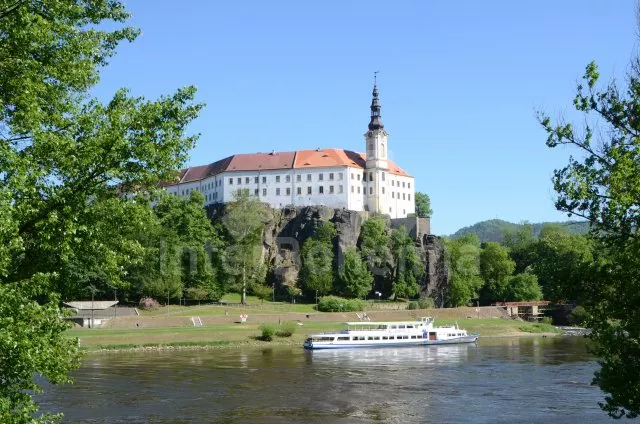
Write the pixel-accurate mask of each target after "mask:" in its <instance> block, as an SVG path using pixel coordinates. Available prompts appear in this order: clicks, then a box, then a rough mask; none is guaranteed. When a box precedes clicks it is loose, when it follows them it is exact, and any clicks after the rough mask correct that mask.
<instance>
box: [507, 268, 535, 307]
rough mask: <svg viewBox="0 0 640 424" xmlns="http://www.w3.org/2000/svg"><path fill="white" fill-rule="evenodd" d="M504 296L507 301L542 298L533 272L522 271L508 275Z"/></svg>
mask: <svg viewBox="0 0 640 424" xmlns="http://www.w3.org/2000/svg"><path fill="white" fill-rule="evenodd" d="M504 297H505V299H506V300H507V301H508V302H526V301H531V300H540V299H542V289H541V288H540V285H539V284H538V277H537V276H536V275H535V274H530V273H528V272H522V273H520V274H516V275H513V276H511V277H509V284H508V285H507V287H506V288H505V291H504Z"/></svg>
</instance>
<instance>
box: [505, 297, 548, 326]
mask: <svg viewBox="0 0 640 424" xmlns="http://www.w3.org/2000/svg"><path fill="white" fill-rule="evenodd" d="M549 303H551V302H549V301H548V300H536V301H531V302H496V303H495V305H494V306H498V307H502V308H504V309H505V311H506V312H507V314H508V315H509V316H510V317H511V318H513V319H518V318H520V319H523V320H525V321H539V320H540V318H542V317H543V316H544V310H545V307H546V306H548V305H549Z"/></svg>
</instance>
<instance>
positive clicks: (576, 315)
mask: <svg viewBox="0 0 640 424" xmlns="http://www.w3.org/2000/svg"><path fill="white" fill-rule="evenodd" d="M587 316H588V314H587V311H586V310H585V309H584V308H583V307H582V306H576V307H575V308H573V310H572V311H571V314H569V322H570V323H571V325H578V326H582V325H584V324H585V322H586V320H587Z"/></svg>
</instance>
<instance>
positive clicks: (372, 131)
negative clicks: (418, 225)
mask: <svg viewBox="0 0 640 424" xmlns="http://www.w3.org/2000/svg"><path fill="white" fill-rule="evenodd" d="M372 95H373V99H372V100H371V120H370V121H369V131H367V132H366V133H365V135H364V137H365V139H366V143H367V149H366V152H367V161H366V165H365V170H364V173H365V178H364V180H365V183H364V186H365V187H364V191H365V193H364V194H365V205H367V210H369V211H370V212H377V213H388V210H387V208H386V207H385V206H386V205H385V203H386V202H385V201H384V200H385V198H386V196H385V193H384V186H385V184H386V183H385V179H386V178H385V176H386V173H387V171H388V165H387V137H388V136H389V134H387V132H386V131H385V130H384V124H383V123H382V115H381V114H380V110H381V106H380V99H379V98H378V85H377V78H376V76H374V82H373V93H372Z"/></svg>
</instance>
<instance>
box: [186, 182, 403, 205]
mask: <svg viewBox="0 0 640 424" xmlns="http://www.w3.org/2000/svg"><path fill="white" fill-rule="evenodd" d="M356 188H357V190H358V194H360V187H353V186H351V193H355V192H356ZM194 190H196V191H199V188H198V187H196V188H191V189H189V188H188V189H185V190H182V196H188V195H189V193H191V192H192V191H194ZM245 190H246V193H249V189H245ZM306 191H307V194H313V189H312V187H307V190H306ZM259 193H260V191H259V189H257V188H256V189H255V190H254V195H255V196H258V194H259ZM334 193H335V189H334V186H332V185H331V186H329V194H334ZM338 193H339V194H341V193H343V186H342V185H339V186H338ZM365 193H366V189H365ZM282 194H285V195H287V196H290V195H291V188H290V187H287V188H286V189H284V190H281V189H280V188H276V196H281V195H282ZM296 194H297V195H298V196H300V195H302V187H297V188H296ZM318 194H324V186H318ZM369 194H373V187H369ZM382 194H385V190H384V187H382ZM262 195H263V196H266V195H267V189H266V188H263V189H262ZM217 198H218V193H217V192H214V193H209V194H205V199H206V200H208V201H214V200H217ZM391 198H392V199H398V200H400V192H393V191H392V192H391ZM402 200H408V201H411V194H409V193H402Z"/></svg>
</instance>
